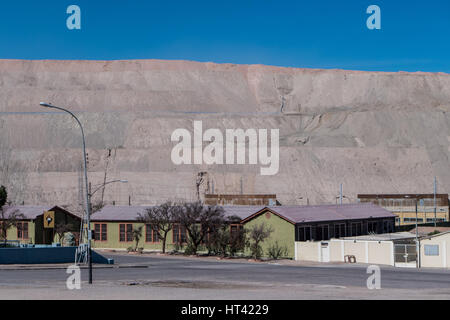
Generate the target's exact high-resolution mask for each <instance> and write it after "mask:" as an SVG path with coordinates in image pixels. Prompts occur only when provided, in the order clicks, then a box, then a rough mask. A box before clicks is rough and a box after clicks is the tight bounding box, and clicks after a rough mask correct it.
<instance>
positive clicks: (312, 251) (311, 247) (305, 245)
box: [295, 242, 320, 262]
mask: <svg viewBox="0 0 450 320" xmlns="http://www.w3.org/2000/svg"><path fill="white" fill-rule="evenodd" d="M295 260H298V261H319V262H320V242H295Z"/></svg>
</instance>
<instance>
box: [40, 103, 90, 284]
mask: <svg viewBox="0 0 450 320" xmlns="http://www.w3.org/2000/svg"><path fill="white" fill-rule="evenodd" d="M39 104H40V105H41V106H42V107H45V108H52V109H58V110H61V111H64V112H67V113H68V114H70V115H71V116H72V117H73V118H74V119H75V120H76V121H77V123H78V125H79V126H80V129H81V137H82V138H83V160H84V182H85V189H86V223H87V233H88V239H87V244H88V263H89V283H90V284H91V283H92V251H91V237H92V232H91V220H90V219H91V211H90V205H89V203H90V200H89V191H88V177H87V160H86V139H85V137H84V130H83V126H82V125H81V122H80V120H78V118H77V117H76V116H75V115H74V114H73V113H72V112H70V111H69V110H67V109H64V108H61V107H56V106H54V105H51V104H50V103H45V102H41V103H39Z"/></svg>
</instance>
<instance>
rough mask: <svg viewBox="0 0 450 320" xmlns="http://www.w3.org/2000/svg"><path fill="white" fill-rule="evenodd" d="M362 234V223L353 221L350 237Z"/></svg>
mask: <svg viewBox="0 0 450 320" xmlns="http://www.w3.org/2000/svg"><path fill="white" fill-rule="evenodd" d="M361 234H362V223H361V222H354V223H352V237H354V236H360V235H361Z"/></svg>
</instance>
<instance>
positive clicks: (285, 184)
mask: <svg viewBox="0 0 450 320" xmlns="http://www.w3.org/2000/svg"><path fill="white" fill-rule="evenodd" d="M0 97H1V99H0V134H1V138H0V167H1V174H0V181H1V183H4V184H7V185H8V188H9V190H10V196H11V200H14V201H15V202H17V203H22V202H24V203H25V204H44V203H49V204H59V205H74V204H76V203H78V202H80V201H81V196H82V193H80V185H82V184H81V181H82V180H81V174H80V169H81V149H80V147H81V140H80V132H79V128H78V127H77V125H76V123H75V121H74V120H72V119H71V118H70V116H68V115H67V114H61V113H57V112H53V111H54V110H51V109H45V108H42V107H40V106H39V102H40V101H46V102H51V103H53V104H54V105H59V106H63V107H67V108H70V109H71V110H72V111H74V112H76V114H77V115H78V116H79V118H80V120H81V122H82V123H83V124H84V126H85V132H86V139H87V146H88V154H89V166H88V167H89V177H90V181H91V182H92V184H94V185H97V184H101V183H102V182H103V181H105V173H106V180H113V179H127V180H128V181H129V183H127V184H122V183H117V184H110V185H108V186H107V188H106V190H105V193H104V195H102V192H101V191H100V192H97V193H96V195H95V197H96V200H99V199H100V198H101V197H102V196H103V197H104V201H105V202H106V203H112V202H113V201H114V202H115V203H116V204H128V203H129V201H131V203H132V204H153V203H158V202H160V201H162V200H165V199H180V198H182V199H196V198H197V187H196V181H197V178H198V173H199V172H206V173H205V174H204V176H203V178H204V180H203V182H202V183H201V184H200V186H199V193H200V196H203V194H204V193H206V192H209V193H216V194H217V193H219V194H220V193H222V194H224V193H228V194H230V193H244V194H255V193H257V194H260V193H264V194H267V193H269V194H276V195H277V199H278V200H279V201H280V202H281V203H283V204H294V203H298V204H302V203H306V199H308V200H309V202H310V203H311V204H314V203H334V202H335V197H336V195H337V193H338V190H339V184H340V183H343V186H344V194H345V195H346V196H347V197H348V198H349V199H350V201H352V200H353V201H354V199H355V198H356V194H357V193H400V192H401V193H413V192H414V193H415V192H420V193H424V192H432V191H433V177H434V176H437V178H438V191H439V192H442V193H444V192H449V193H450V112H449V111H450V75H448V74H443V73H403V72H400V73H380V72H359V71H343V70H312V69H294V68H279V67H270V66H261V65H232V64H214V63H196V62H187V61H156V60H140V61H108V62H107V61H19V60H0ZM194 120H202V122H203V130H206V129H208V128H217V129H219V130H221V131H222V132H225V129H235V128H242V129H249V128H254V129H276V128H278V129H279V130H280V153H279V154H280V166H279V171H278V173H277V174H276V175H272V176H264V175H261V174H260V165H259V164H258V165H248V164H246V165H237V164H234V165H205V164H197V165H179V166H177V165H174V164H173V163H172V161H171V158H170V154H171V150H172V148H173V146H174V145H175V144H176V143H174V142H172V141H171V134H172V132H173V131H174V130H175V129H177V128H186V129H188V130H189V131H191V132H192V131H193V121H194ZM93 188H94V187H93ZM300 198H303V199H300ZM345 201H347V200H345Z"/></svg>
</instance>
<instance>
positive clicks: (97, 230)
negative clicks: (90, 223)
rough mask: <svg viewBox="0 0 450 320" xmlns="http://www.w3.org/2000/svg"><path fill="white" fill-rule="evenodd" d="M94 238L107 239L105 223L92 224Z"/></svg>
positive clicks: (97, 239) (98, 239) (96, 239)
mask: <svg viewBox="0 0 450 320" xmlns="http://www.w3.org/2000/svg"><path fill="white" fill-rule="evenodd" d="M94 240H95V241H108V226H107V224H106V223H96V224H95V225H94Z"/></svg>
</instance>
